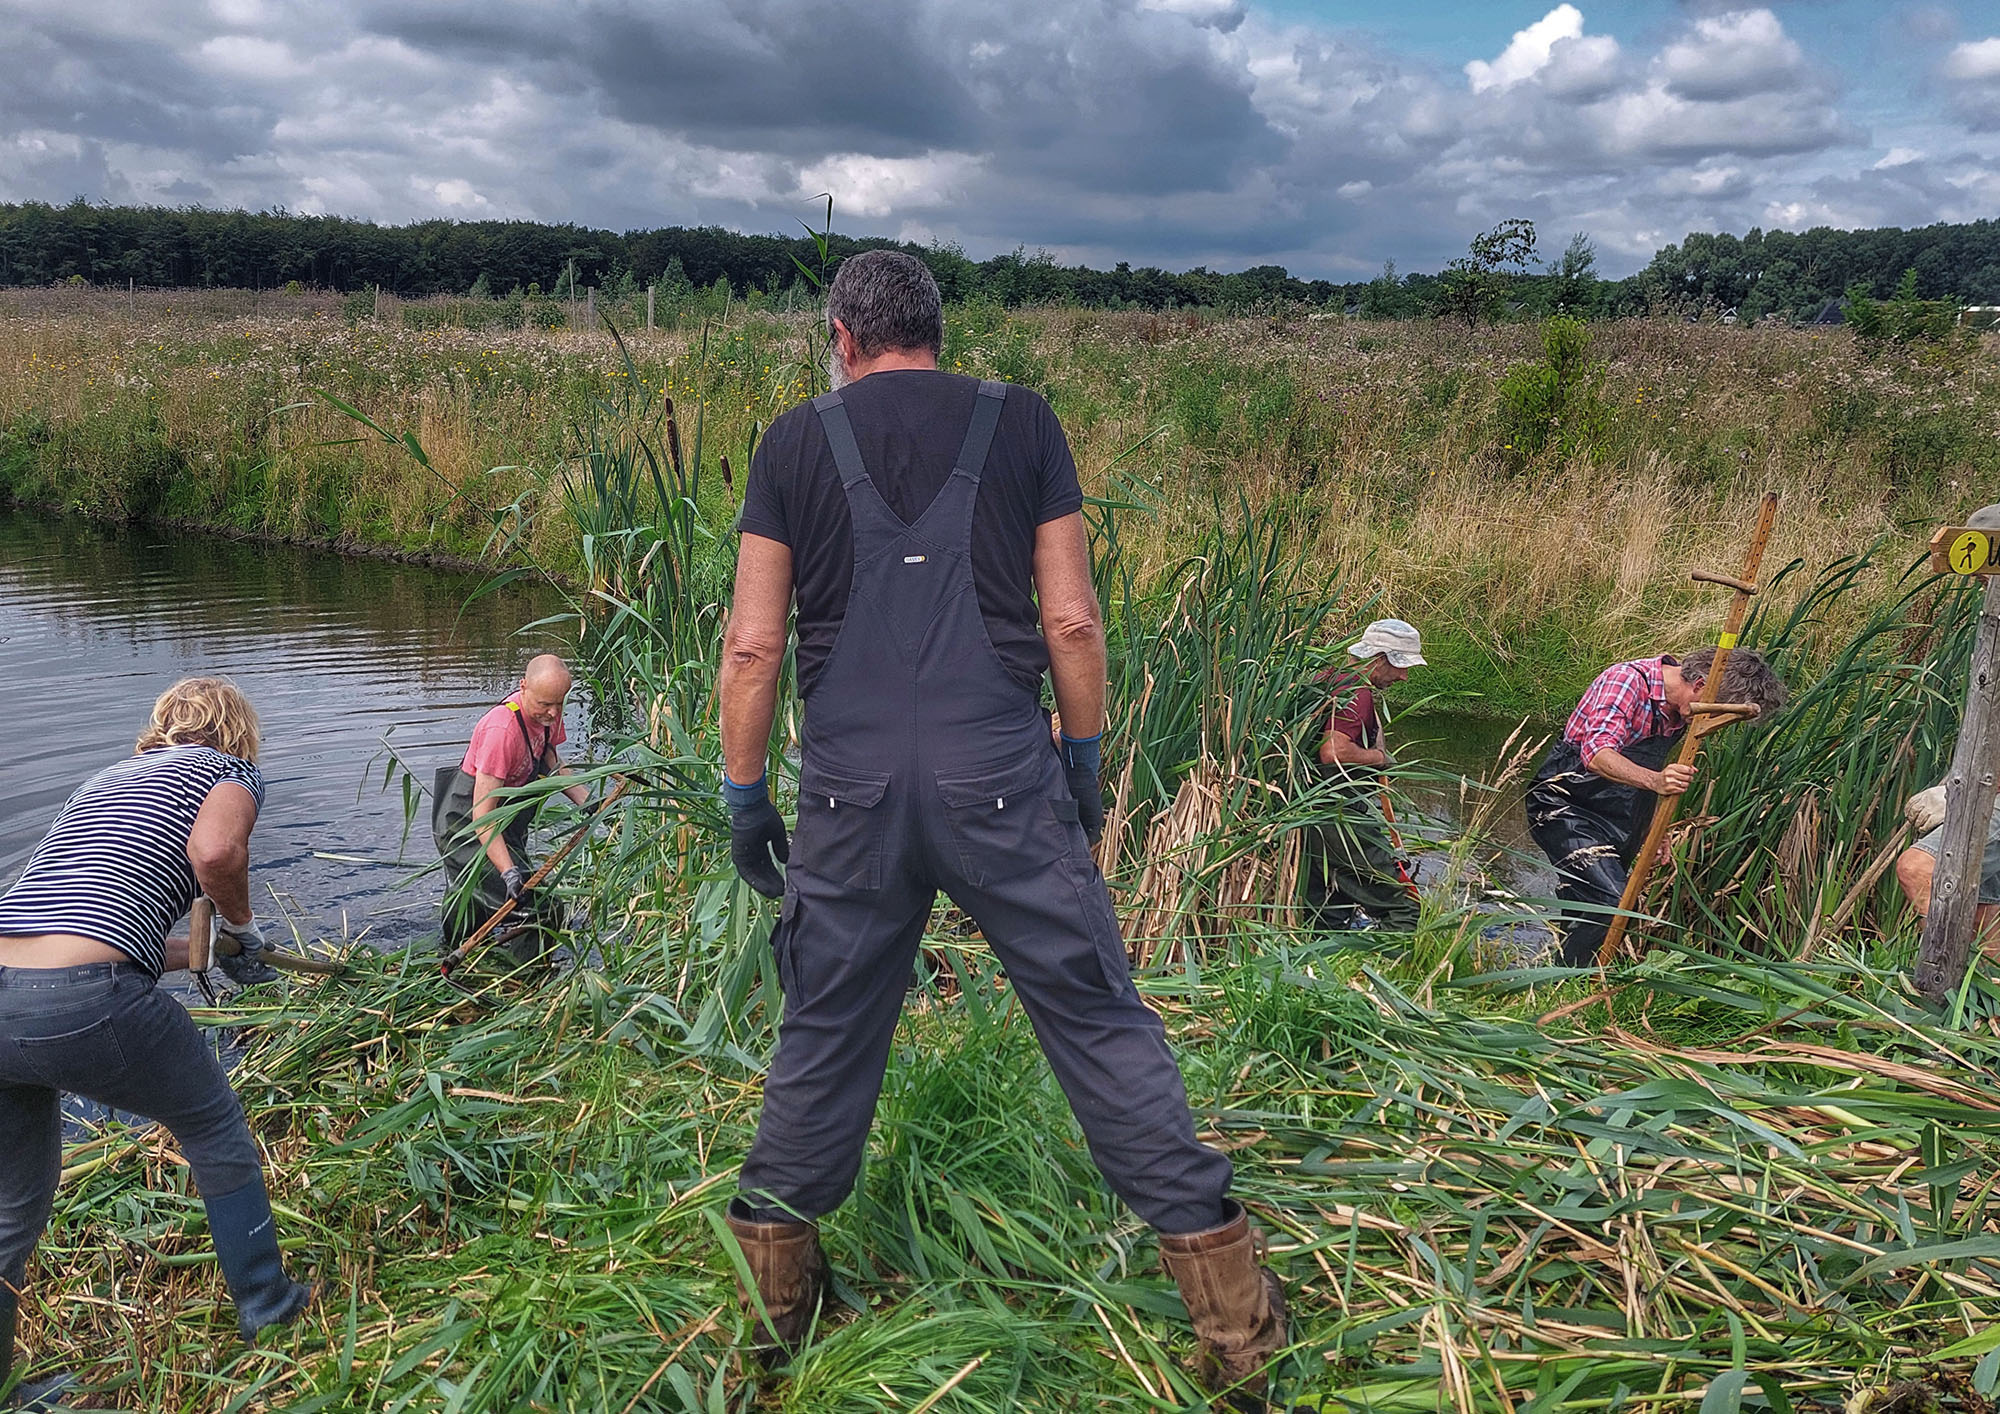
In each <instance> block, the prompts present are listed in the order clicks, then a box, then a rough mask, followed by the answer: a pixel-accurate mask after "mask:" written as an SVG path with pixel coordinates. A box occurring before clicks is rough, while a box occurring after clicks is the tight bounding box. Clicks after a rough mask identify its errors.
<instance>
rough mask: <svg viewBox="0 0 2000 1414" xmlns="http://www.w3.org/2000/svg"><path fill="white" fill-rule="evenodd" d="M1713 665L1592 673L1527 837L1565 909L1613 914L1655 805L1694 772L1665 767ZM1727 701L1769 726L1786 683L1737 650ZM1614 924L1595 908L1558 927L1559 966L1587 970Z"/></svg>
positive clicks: (1636, 666)
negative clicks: (1553, 875) (1553, 873)
mask: <svg viewBox="0 0 2000 1414" xmlns="http://www.w3.org/2000/svg"><path fill="white" fill-rule="evenodd" d="M1714 661H1715V650H1714V649H1713V648H1702V649H1698V650H1697V651H1695V652H1693V653H1690V654H1688V655H1687V656H1686V657H1685V658H1676V657H1675V656H1673V655H1672V654H1670V653H1663V654H1661V655H1660V656H1659V657H1657V658H1638V659H1635V660H1633V661H1631V662H1629V663H1614V664H1612V665H1611V666H1610V667H1608V668H1606V669H1605V670H1604V671H1603V672H1602V673H1600V674H1598V676H1597V681H1595V682H1593V683H1592V684H1591V685H1590V688H1589V690H1588V691H1586V692H1585V693H1584V694H1583V698H1582V700H1581V701H1579V702H1578V703H1577V704H1576V710H1575V711H1574V712H1572V713H1570V717H1569V721H1568V723H1567V724H1565V726H1564V727H1563V734H1562V740H1561V741H1559V742H1557V743H1556V744H1555V745H1554V746H1553V747H1551V748H1550V749H1549V754H1548V756H1547V757H1546V758H1545V759H1544V760H1543V762H1542V768H1541V770H1539V771H1537V772H1536V773H1535V780H1534V784H1532V785H1531V786H1529V787H1528V798H1527V807H1528V830H1529V833H1531V834H1532V835H1533V836H1534V837H1535V843H1536V844H1538V845H1540V846H1541V848H1542V852H1543V853H1544V854H1546V855H1548V857H1549V861H1550V862H1551V863H1553V864H1554V865H1555V866H1556V869H1557V871H1558V872H1559V873H1560V874H1561V876H1562V882H1561V884H1560V885H1559V886H1558V887H1557V889H1556V897H1557V898H1559V899H1561V900H1563V901H1564V902H1565V903H1581V904H1591V905H1596V906H1598V907H1600V908H1616V907H1617V906H1618V901H1619V899H1620V898H1622V897H1623V896H1624V893H1625V881H1626V878H1627V876H1628V875H1629V873H1630V871H1631V868H1632V860H1633V857H1634V855H1636V854H1637V853H1638V848H1639V844H1640V841H1641V839H1642V838H1643V836H1644V833H1645V830H1646V827H1647V826H1648V825H1649V824H1651V822H1652V814H1653V811H1652V799H1653V798H1657V797H1659V796H1663V795H1679V794H1681V793H1682V792H1683V791H1685V790H1687V788H1688V787H1689V786H1690V785H1692V784H1693V783H1694V778H1695V768H1694V767H1693V766H1691V765H1690V766H1683V765H1680V764H1679V763H1674V764H1668V762H1667V756H1668V754H1669V753H1670V752H1671V750H1672V748H1673V745H1674V743H1675V741H1676V740H1677V739H1678V738H1679V737H1680V734H1681V732H1682V731H1683V730H1684V729H1685V728H1686V726H1687V719H1688V718H1687V714H1688V709H1689V708H1690V707H1692V706H1693V705H1694V702H1695V699H1696V698H1698V697H1699V696H1700V695H1701V689H1702V684H1703V683H1705V682H1706V681H1707V680H1708V672H1709V668H1710V666H1711V665H1712V664H1713V663H1714ZM1717 699H1718V700H1719V701H1723V702H1748V703H1752V704H1754V705H1755V706H1756V707H1757V709H1758V714H1759V716H1760V717H1762V718H1763V719H1764V720H1766V721H1768V720H1769V719H1770V717H1771V715H1772V714H1773V713H1775V712H1776V711H1777V710H1778V708H1780V707H1781V706H1783V705H1784V701H1785V685H1784V684H1783V683H1782V682H1780V681H1779V680H1778V676H1777V674H1776V673H1774V672H1772V671H1771V665H1770V664H1769V663H1767V662H1765V661H1764V658H1763V656H1762V655H1761V654H1758V653H1756V652H1753V651H1752V650H1750V649H1748V648H1738V649H1735V650H1734V651H1732V652H1731V653H1730V655H1729V660H1728V663H1727V665H1726V666H1725V667H1724V669H1723V680H1722V688H1721V691H1720V692H1719V693H1718V694H1717ZM1609 923H1610V918H1609V916H1608V915H1607V914H1605V913H1602V912H1599V911H1597V910H1596V909H1595V908H1593V909H1592V910H1590V911H1588V912H1583V913H1580V914H1573V915H1570V916H1569V917H1567V918H1566V919H1565V920H1564V923H1563V950H1562V957H1563V961H1564V962H1566V963H1568V964H1569V965H1570V966H1572V967H1588V966H1590V965H1591V964H1592V963H1594V962H1595V961H1596V960H1597V949H1598V946H1599V945H1600V944H1601V943H1602V942H1603V941H1604V931H1605V929H1606V927H1607V926H1608V925H1609Z"/></svg>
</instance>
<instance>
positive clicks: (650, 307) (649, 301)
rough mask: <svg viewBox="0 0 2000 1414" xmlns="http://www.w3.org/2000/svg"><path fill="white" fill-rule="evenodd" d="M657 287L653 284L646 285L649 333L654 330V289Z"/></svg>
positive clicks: (647, 328) (647, 329)
mask: <svg viewBox="0 0 2000 1414" xmlns="http://www.w3.org/2000/svg"><path fill="white" fill-rule="evenodd" d="M655 288H657V287H656V286H653V285H648V286H646V332H647V333H649V334H650V333H652V332H653V291H654V289H655Z"/></svg>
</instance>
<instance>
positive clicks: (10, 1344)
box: [0, 1281, 76, 1411]
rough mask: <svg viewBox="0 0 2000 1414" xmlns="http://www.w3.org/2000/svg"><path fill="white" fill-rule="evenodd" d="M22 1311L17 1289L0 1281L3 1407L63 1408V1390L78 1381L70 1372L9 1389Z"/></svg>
mask: <svg viewBox="0 0 2000 1414" xmlns="http://www.w3.org/2000/svg"><path fill="white" fill-rule="evenodd" d="M20 1314H21V1312H20V1298H19V1297H18V1296H16V1295H15V1294H14V1288H13V1287H11V1286H9V1285H8V1284H7V1283H6V1282H5V1281H0V1409H16V1410H23V1411H28V1410H36V1411H38V1410H43V1409H57V1408H60V1407H61V1399H62V1396H63V1393H64V1392H65V1391H66V1390H68V1389H70V1388H71V1387H72V1386H74V1385H75V1383H76V1380H75V1378H74V1377H73V1376H71V1375H70V1374H68V1373H67V1372H65V1373H62V1374H55V1375H44V1376H42V1378H41V1379H39V1380H23V1381H21V1383H20V1384H18V1385H16V1386H14V1388H13V1389H11V1390H10V1389H8V1388H7V1381H8V1379H10V1378H11V1377H12V1373H13V1369H14V1335H15V1328H16V1326H17V1324H18V1323H19V1321H20Z"/></svg>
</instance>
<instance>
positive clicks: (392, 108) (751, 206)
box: [0, 0, 2000, 277]
mask: <svg viewBox="0 0 2000 1414" xmlns="http://www.w3.org/2000/svg"><path fill="white" fill-rule="evenodd" d="M1599 3H1601V0H1599ZM1544 8H1545V12H1544ZM1794 12H1795V11H1794V9H1793V7H1791V6H1779V7H1768V6H1761V5H1754V4H1753V5H1749V6H1747V7H1746V6H1745V5H1743V4H1741V3H1715V4H1702V5H1692V6H1690V7H1689V10H1688V11H1687V13H1685V14H1683V15H1682V16H1680V17H1679V18H1678V19H1676V20H1674V21H1673V22H1672V23H1671V24H1670V25H1668V26H1667V27H1666V28H1665V29H1664V30H1663V31H1661V32H1658V33H1655V34H1653V35H1651V36H1649V37H1648V38H1647V39H1646V41H1645V43H1644V45H1643V46H1639V45H1636V44H1635V45H1634V47H1632V48H1629V49H1628V48H1625V47H1623V46H1621V45H1620V43H1619V42H1618V41H1616V40H1615V39H1613V38H1612V37H1611V36H1610V35H1608V34H1605V33H1602V32H1600V31H1598V30H1596V29H1593V28H1592V17H1593V14H1594V13H1595V12H1594V11H1593V10H1592V8H1591V5H1590V4H1589V3H1585V0H1577V3H1575V4H1560V3H1556V0H1550V2H1549V4H1548V5H1547V6H1546V7H1538V8H1537V10H1531V11H1524V12H1523V20H1524V21H1525V23H1524V24H1523V27H1522V31H1521V33H1519V34H1516V35H1515V36H1514V38H1513V42H1512V43H1511V44H1509V45H1507V46H1504V52H1498V53H1495V52H1488V53H1483V54H1477V55H1467V56H1465V58H1466V59H1468V60H1471V61H1475V62H1471V63H1468V64H1466V65H1465V67H1464V68H1463V69H1460V68H1457V67H1455V66H1440V65H1439V64H1436V63H1434V62H1431V61H1428V60H1420V59H1416V58H1413V57H1411V56H1409V55H1405V54H1400V53H1398V52H1396V51H1394V50H1393V49H1390V48H1386V47H1384V46H1383V45H1382V44H1381V43H1379V42H1374V41H1369V40H1367V39H1364V38H1363V37H1361V36H1360V35H1359V34H1358V33H1348V32H1343V31H1340V30H1338V29H1335V28H1333V27H1331V26H1329V25H1327V24H1323V23H1297V24H1287V23H1281V22H1279V21H1276V20H1274V19H1273V18H1272V17H1271V16H1270V14H1269V13H1268V12H1265V11H1262V10H1260V9H1258V8H1257V7H1256V6H1255V5H1254V4H1246V3H1245V0H1074V3H1069V4H1065V5H1063V6H1060V7H1051V6H1032V5H1021V4H1019V3H1018V0H822V2H821V3H812V2H811V0H674V3H672V4H666V3H660V2H659V0H569V3H565V4H562V5H551V4H548V3H543V2H542V0H487V3H482V4H480V5H477V6H470V5H460V4H446V3H444V0H402V3H390V0H360V3H359V4H358V5H355V6H347V7H334V6H317V7H310V8H309V7H302V6H298V5H296V4H291V3H285V0H95V2H94V3H93V4H91V5H89V6H84V5H80V4H77V3H75V0H0V27H4V32H5V33H7V35H8V37H9V47H8V62H9V68H8V82H6V83H4V84H0V199H19V198H23V197H33V198H39V199H49V200H58V201H61V200H67V199H68V198H69V197H71V196H74V195H77V194H79V193H81V194H84V195H88V196H91V197H93V198H97V199H108V200H123V201H130V200H138V201H160V202H168V203H175V202H182V201H188V200H199V201H204V202H211V203H214V204H219V205H242V206H246V207H250V208H253V209H254V208H260V207H270V206H280V205H282V206H285V207H288V208H290V209H292V210H297V211H329V212H339V213H343V214H351V215H358V216H363V217H372V218H375V219H383V220H409V219H414V218H419V217H426V216H437V215H442V216H458V217H487V216H519V217H526V218H531V219H539V220H551V221H569V220H573V221H581V222H585V223H589V224H601V225H608V226H613V227H618V228H630V227H639V226H656V225H670V224H703V223H711V222H712V223H715V224H720V225H725V226H733V227H738V228H741V229H748V230H785V229H794V230H795V229H796V218H799V217H802V216H811V215H812V214H814V212H815V211H816V204H815V202H814V196H815V194H816V193H819V192H825V191H832V192H833V193H834V194H835V197H836V201H837V209H836V218H835V219H836V221H837V222H838V223H839V225H840V226H841V228H842V229H845V230H848V231H852V232H857V233H860V232H867V233H871V234H872V233H880V234H886V235H892V236H898V237H902V238H907V239H914V240H919V241H921V240H928V239H933V238H936V239H941V240H948V241H958V242H961V243H962V244H963V245H964V246H965V247H966V249H967V250H968V252H969V253H971V254H973V255H975V256H984V255H988V254H991V253H993V252H995V251H997V250H1006V249H1011V248H1012V247H1014V246H1016V245H1021V244H1025V245H1026V246H1028V247H1029V248H1030V249H1034V248H1037V247H1049V248H1052V249H1054V250H1055V251H1057V253H1058V254H1059V255H1060V256H1061V257H1062V258H1064V259H1067V260H1086V261H1090V262H1092V263H1097V264H1110V263H1113V262H1116V261H1118V260H1129V261H1131V262H1132V263H1134V264H1145V263H1160V264H1166V265H1169V266H1172V267H1174V268H1185V267H1186V266H1188V265H1191V264H1195V263H1206V264H1209V265H1212V266H1217V267H1223V268H1239V267H1241V266H1243V265H1247V264H1256V263H1263V262H1266V261H1278V262H1279V263H1283V264H1287V265H1290V266H1292V267H1293V268H1295V269H1297V270H1300V271H1302V272H1304V273H1308V274H1329V275H1337V276H1342V277H1353V276H1355V275H1365V274H1367V273H1370V272H1372V271H1373V270H1374V269H1376V268H1379V266H1380V264H1381V261H1382V260H1383V258H1384V257H1389V256H1393V257H1394V258H1395V259H1396V260H1397V261H1398V262H1399V263H1400V264H1402V265H1403V266H1404V267H1405V268H1435V267H1436V266H1437V265H1438V264H1439V263H1441V262H1442V261H1443V260H1445V259H1447V258H1449V257H1450V256H1451V255H1453V254H1456V253H1459V252H1462V251H1463V249H1464V245H1465V241H1466V239H1467V238H1468V237H1469V236H1470V235H1471V234H1472V232H1474V231H1476V230H1478V229H1481V228H1482V227H1485V226H1489V225H1491V224H1492V223H1493V222H1494V221H1496V220H1499V219H1502V218H1505V217H1512V216H1528V217H1530V218H1532V219H1534V220H1536V221H1537V222H1539V223H1541V224H1542V225H1543V226H1544V228H1545V230H1546V231H1547V232H1549V233H1550V234H1551V239H1553V238H1554V233H1567V232H1568V231H1571V230H1576V229H1585V230H1588V231H1590V232H1591V233H1592V234H1593V235H1594V236H1596V237H1597V239H1598V241H1599V245H1600V248H1601V249H1602V250H1603V251H1604V265H1605V268H1606V269H1607V270H1608V271H1611V272H1612V273H1618V272H1621V271H1622V270H1624V269H1629V268H1630V267H1631V266H1632V265H1633V264H1634V263H1637V262H1638V261H1641V260H1643V258H1644V257H1645V255H1646V254H1647V253H1649V252H1650V251H1651V250H1652V249H1653V248H1654V247H1656V246H1657V245H1659V244H1661V243H1663V242H1665V241H1667V240H1678V239H1679V238H1680V237H1681V236H1683V235H1684V234H1685V233H1686V232H1687V230H1688V229H1690V228H1691V227H1706V228H1717V227H1721V228H1733V229H1742V228H1744V227H1746V226H1748V225H1751V224H1763V225H1766V226H1771V225H1778V224H1786V225H1798V224H1812V223H1815V222H1818V221H1822V220H1828V221H1839V220H1841V219H1842V218H1843V215H1844V213H1857V214H1861V215H1868V214H1870V213H1876V212H1884V213H1892V214H1893V215H1894V216H1895V217H1896V218H1897V219H1901V220H1911V219H1915V217H1914V216H1913V215H1910V214H1908V213H1913V212H1916V211H1918V210H1920V209H1922V208H1924V207H1926V205H1928V206H1929V207H1930V208H1931V209H1933V210H1937V211H1945V210H1958V209H1960V208H1963V207H1967V206H1969V205H1976V204H1977V203H1978V202H1979V201H1988V202H1989V204H1990V201H1991V200H1992V198H1993V188H1992V183H1993V181H1994V180H1995V179H1994V177H1993V176H1992V173H1991V171H1990V169H1991V168H1993V167H2000V161H1996V160H1995V159H1994V157H1993V155H1992V152H1993V149H1992V144H1991V142H1990V141H1989V140H1984V139H1978V138H1977V134H1976V133H1974V132H1973V131H1972V130H1973V129H1975V128H1983V127H1987V126H1991V125H1993V124H1995V123H1996V122H2000V116H1996V115H2000V107H1996V106H1995V104H1994V98H1993V94H1994V83H1995V81H1996V77H2000V55H1996V54H1995V52H1994V50H1992V49H1989V48H1988V47H1986V43H1985V41H1982V40H1980V39H1979V37H1978V36H1977V35H1973V36H1967V35H1965V34H1963V33H1961V32H1957V31H1954V32H1952V33H1951V34H1950V35H1949V36H1947V35H1946V34H1945V31H1944V30H1943V29H1941V28H1939V26H1938V25H1937V24H1936V23H1932V24H1931V28H1930V30H1928V31H1926V32H1927V33H1932V34H1933V35H1934V37H1933V38H1931V39H1929V40H1927V41H1925V42H1926V43H1927V44H1929V45H1930V46H1931V57H1930V58H1929V59H1927V60H1925V61H1924V62H1926V63H1928V64H1932V65H1935V66H1936V67H1935V70H1934V72H1935V75H1936V82H1935V83H1934V85H1933V88H1934V90H1935V91H1934V92H1929V93H1926V94H1925V95H1924V96H1923V97H1922V99H1921V101H1922V102H1923V103H1925V104H1928V105H1929V114H1930V116H1929V117H1928V118H1927V119H1926V120H1925V121H1928V122H1930V124H1931V129H1930V130H1929V131H1927V132H1926V133H1925V134H1923V135H1921V136H1916V137H1909V138H1901V137H1899V138H1895V139H1893V140H1884V139H1882V138H1880V137H1879V136H1876V137H1871V135H1870V134H1868V133H1866V132H1865V131H1863V130H1861V129H1860V128H1859V127H1858V125H1857V124H1856V123H1855V122H1853V121H1852V120H1851V119H1850V118H1849V117H1848V116H1847V115H1846V114H1845V113H1844V112H1843V107H1842V105H1843V101H1844V100H1843V97H1842V86H1841V84H1840V83H1839V82H1838V79H1837V77H1836V75H1835V74H1834V73H1833V71H1832V70H1831V69H1830V67H1829V66H1828V65H1827V63H1826V62H1825V60H1824V58H1823V56H1820V55H1817V54H1815V53H1813V52H1810V50H1809V49H1808V48H1806V47H1804V46H1802V45H1800V44H1799V43H1798V42H1797V41H1796V40H1795V39H1794V37H1793V36H1792V35H1791V34H1790V33H1789V32H1788V31H1787V28H1786V24H1785V19H1786V16H1787V15H1788V14H1792V13H1794ZM1935 18H1936V17H1935V16H1933V17H1932V19H1933V20H1935ZM1954 46H1955V47H1954ZM1496 48H1501V47H1500V46H1496ZM1947 51H1948V52H1947ZM1871 141H1872V142H1874V143H1875V144H1876V145H1874V146H1870V145H1869V143H1870V142H1871ZM1892 141H1893V143H1894V144H1900V145H1895V146H1894V147H1893V151H1891V152H1890V154H1889V156H1887V157H1883V158H1882V159H1881V162H1880V163H1879V164H1877V165H1875V166H1873V167H1871V166H1870V164H1871V163H1874V162H1875V160H1876V157H1877V155H1878V154H1880V153H1881V152H1882V151H1883V150H1884V149H1887V148H1890V147H1891V146H1892ZM1982 144H1983V145H1982ZM1947 151H1949V152H1953V153H1955V154H1956V155H1955V156H1954V157H1953V158H1952V159H1951V160H1950V161H1949V162H1946V161H1942V160H1937V159H1926V158H1924V153H1925V152H1932V153H1937V152H1947ZM1982 154H1983V155H1982Z"/></svg>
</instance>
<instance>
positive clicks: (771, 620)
mask: <svg viewBox="0 0 2000 1414" xmlns="http://www.w3.org/2000/svg"><path fill="white" fill-rule="evenodd" d="M791 608H792V551H791V547H790V546H788V545H784V544H781V543H780V542H778V541H776V540H770V539H767V538H766V537H764V536H762V535H750V534H747V533H746V534H745V535H744V536H743V544H742V547H741V548H740V549H739V550H738V551H737V552H736V599H735V603H734V606H733V607H732V608H731V609H730V611H729V627H728V629H727V630H725V631H724V633H723V636H722V668H721V671H720V672H718V673H717V674H716V678H715V695H716V699H717V704H718V707H719V710H720V714H721V717H722V762H723V766H724V769H725V770H727V771H728V773H729V779H730V780H732V781H735V782H736V783H737V784H738V785H749V784H750V783H751V782H753V781H758V780H761V779H763V776H764V757H765V753H766V752H767V751H768V750H769V749H770V745H771V724H772V722H773V720H774V719H775V718H776V716H777V711H778V675H779V673H780V672H781V671H782V670H783V668H784V665H785V621H786V619H787V617H788V616H789V615H790V613H791Z"/></svg>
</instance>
